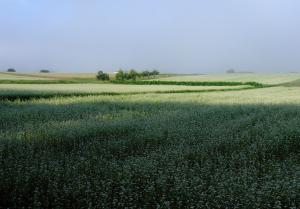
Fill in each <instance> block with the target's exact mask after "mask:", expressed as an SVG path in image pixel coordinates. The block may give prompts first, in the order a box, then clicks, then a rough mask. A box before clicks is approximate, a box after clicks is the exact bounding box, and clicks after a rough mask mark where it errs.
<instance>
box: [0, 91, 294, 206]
mask: <svg viewBox="0 0 300 209" xmlns="http://www.w3.org/2000/svg"><path fill="white" fill-rule="evenodd" d="M294 93H295V92H292V93H291V94H290V93H289V91H286V90H285V89H284V88H281V89H278V88H277V89H276V88H274V90H272V88H270V89H256V90H251V91H248V93H247V94H245V92H224V93H220V92H219V93H217V92H216V93H210V94H180V95H167V94H160V95H157V94H149V95H131V96H89V97H82V98H78V97H69V98H52V99H37V100H30V101H23V102H22V101H18V100H16V101H13V102H12V101H2V102H0V127H1V129H0V163H1V166H0V207H2V208H22V207H23V208H299V207H300V182H299V179H300V168H299V162H300V158H299V154H300V153H299V150H300V143H299V142H300V141H299V134H300V131H299V128H298V127H299V125H300V120H299V118H300V108H299V105H300V104H299V98H297V96H296V97H295V96H293V95H295V94H294ZM267 94H273V97H272V98H277V102H278V104H275V103H274V102H273V100H272V98H269V97H268V95H267ZM296 95H297V94H296ZM298 97H299V96H298ZM297 101H298V102H297ZM292 103H293V104H292Z"/></svg>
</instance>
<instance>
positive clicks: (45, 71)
mask: <svg viewBox="0 0 300 209" xmlns="http://www.w3.org/2000/svg"><path fill="white" fill-rule="evenodd" d="M40 73H50V70H40Z"/></svg>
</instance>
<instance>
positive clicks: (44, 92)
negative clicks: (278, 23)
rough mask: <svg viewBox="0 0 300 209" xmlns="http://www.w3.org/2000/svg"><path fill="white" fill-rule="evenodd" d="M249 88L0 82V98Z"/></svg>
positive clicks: (241, 87) (247, 86) (240, 87)
mask: <svg viewBox="0 0 300 209" xmlns="http://www.w3.org/2000/svg"><path fill="white" fill-rule="evenodd" d="M245 88H251V86H249V85H241V86H183V85H138V86H137V85H122V84H93V83H86V84H48V85H45V84H0V98H2V99H5V98H8V99H9V98H20V99H22V98H36V97H53V96H70V95H73V96H76V95H78V96H85V95H87V94H88V95H103V94H106V95H109V94H111V95H116V94H145V93H151V92H155V93H180V92H205V91H228V90H238V89H245Z"/></svg>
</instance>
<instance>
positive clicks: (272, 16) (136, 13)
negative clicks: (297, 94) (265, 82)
mask: <svg viewBox="0 0 300 209" xmlns="http://www.w3.org/2000/svg"><path fill="white" fill-rule="evenodd" d="M10 67H13V68H16V69H17V70H18V71H24V72H25V71H38V70H39V69H45V68H46V69H50V70H54V71H58V72H59V71H65V72H74V71H76V72H93V71H97V70H105V71H114V70H116V69H118V68H124V69H128V68H135V69H138V70H144V69H152V68H157V69H159V70H161V71H163V72H177V73H209V72H224V71H225V70H226V69H228V68H235V69H237V70H251V71H261V72H289V71H299V72H300V1H299V0H226V1H224V0H184V1H183V0H1V1H0V69H2V70H5V69H7V68H10Z"/></svg>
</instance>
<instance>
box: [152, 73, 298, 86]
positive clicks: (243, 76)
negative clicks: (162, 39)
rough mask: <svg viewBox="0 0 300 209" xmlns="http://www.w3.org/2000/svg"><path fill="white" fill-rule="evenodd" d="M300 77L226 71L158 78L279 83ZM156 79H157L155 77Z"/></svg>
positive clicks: (294, 74)
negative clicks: (222, 72)
mask: <svg viewBox="0 0 300 209" xmlns="http://www.w3.org/2000/svg"><path fill="white" fill-rule="evenodd" d="M297 79H300V73H277V74H275V73H272V74H271V73H270V74H261V73H232V74H230V73H227V74H210V75H185V76H169V77H165V78H159V79H158V80H162V81H227V82H232V81H234V82H236V81H237V82H249V81H253V82H258V83H262V84H281V83H287V82H291V81H294V80H297ZM156 80H157V79H156Z"/></svg>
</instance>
